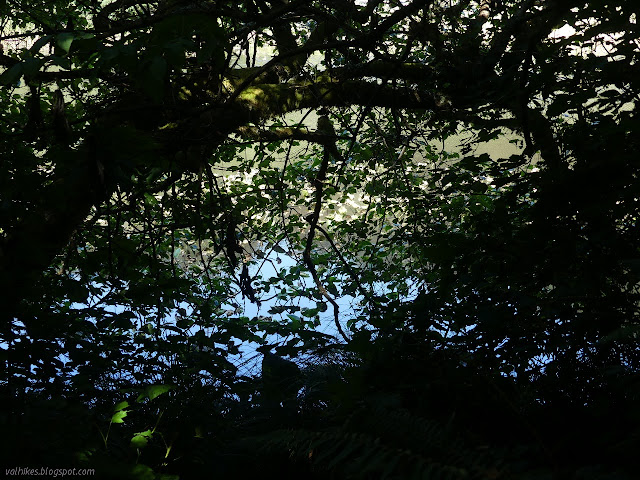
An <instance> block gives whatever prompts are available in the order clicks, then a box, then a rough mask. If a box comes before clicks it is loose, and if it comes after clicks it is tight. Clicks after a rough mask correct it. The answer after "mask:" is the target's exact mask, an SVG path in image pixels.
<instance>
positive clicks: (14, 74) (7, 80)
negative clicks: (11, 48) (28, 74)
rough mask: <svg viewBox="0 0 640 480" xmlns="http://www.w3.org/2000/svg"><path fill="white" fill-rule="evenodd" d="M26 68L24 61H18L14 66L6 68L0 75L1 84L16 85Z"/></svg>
mask: <svg viewBox="0 0 640 480" xmlns="http://www.w3.org/2000/svg"><path fill="white" fill-rule="evenodd" d="M23 73H24V68H23V65H22V63H16V64H15V65H14V66H13V67H11V68H9V69H7V70H5V71H4V72H2V75H0V85H15V84H17V83H18V82H19V81H20V78H22V74H23Z"/></svg>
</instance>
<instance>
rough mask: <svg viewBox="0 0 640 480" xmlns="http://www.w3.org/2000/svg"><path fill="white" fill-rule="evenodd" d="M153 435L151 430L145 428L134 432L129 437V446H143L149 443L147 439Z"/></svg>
mask: <svg viewBox="0 0 640 480" xmlns="http://www.w3.org/2000/svg"><path fill="white" fill-rule="evenodd" d="M152 437H153V432H152V431H151V430H145V431H144V432H138V433H136V434H135V435H134V436H133V438H132V439H131V446H132V447H134V448H144V447H146V446H147V444H148V443H149V440H150V439H151V438H152Z"/></svg>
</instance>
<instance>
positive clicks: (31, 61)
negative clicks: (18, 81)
mask: <svg viewBox="0 0 640 480" xmlns="http://www.w3.org/2000/svg"><path fill="white" fill-rule="evenodd" d="M22 64H23V72H24V76H25V77H33V76H35V75H36V74H37V73H38V72H39V71H40V67H42V64H43V61H42V60H41V59H39V58H33V57H29V58H27V59H25V60H24V62H22Z"/></svg>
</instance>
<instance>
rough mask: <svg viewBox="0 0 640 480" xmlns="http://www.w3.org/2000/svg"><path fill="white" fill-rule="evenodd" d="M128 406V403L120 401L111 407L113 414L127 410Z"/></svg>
mask: <svg viewBox="0 0 640 480" xmlns="http://www.w3.org/2000/svg"><path fill="white" fill-rule="evenodd" d="M128 406H129V402H127V401H126V400H125V401H122V402H120V403H117V404H116V405H115V406H114V407H113V411H114V412H120V411H122V410H124V409H125V408H127V407H128Z"/></svg>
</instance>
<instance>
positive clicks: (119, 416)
mask: <svg viewBox="0 0 640 480" xmlns="http://www.w3.org/2000/svg"><path fill="white" fill-rule="evenodd" d="M127 414H128V412H127V411H126V410H121V411H119V412H116V413H114V414H113V415H112V416H111V423H124V418H125V417H126V416H127Z"/></svg>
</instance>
